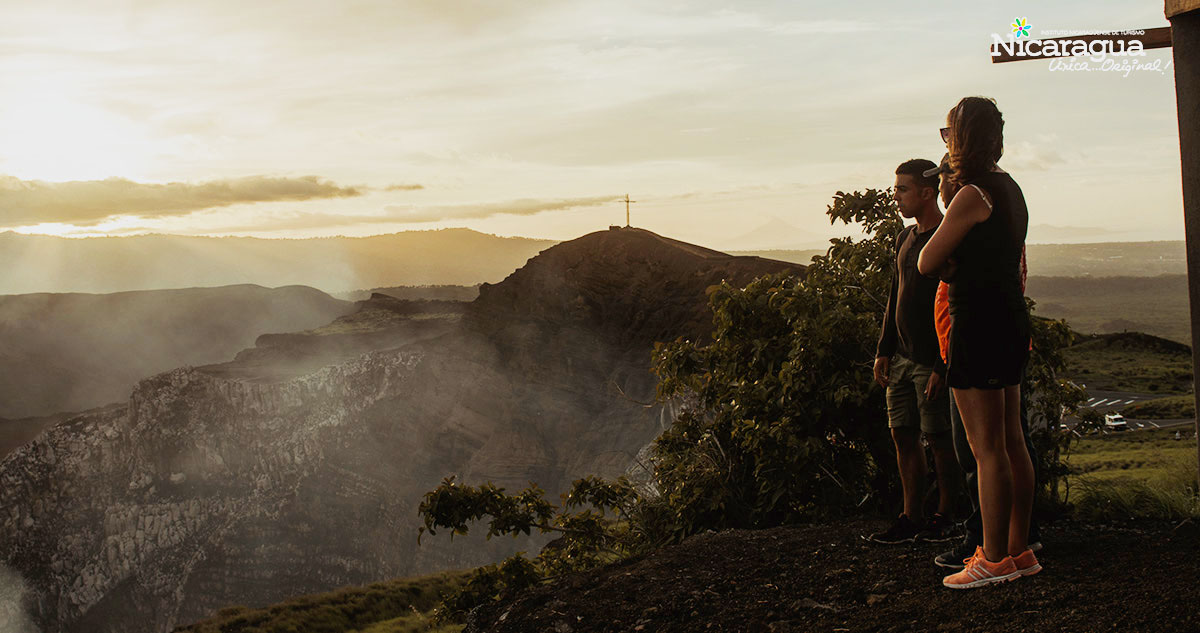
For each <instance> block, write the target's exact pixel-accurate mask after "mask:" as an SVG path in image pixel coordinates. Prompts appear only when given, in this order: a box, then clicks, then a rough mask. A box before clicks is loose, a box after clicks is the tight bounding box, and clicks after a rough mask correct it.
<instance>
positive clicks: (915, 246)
mask: <svg viewBox="0 0 1200 633" xmlns="http://www.w3.org/2000/svg"><path fill="white" fill-rule="evenodd" d="M933 231H934V230H933V229H930V230H928V231H925V232H924V233H918V232H917V227H916V225H913V226H908V227H905V228H904V230H903V231H901V232H900V235H899V236H897V237H896V270H895V271H894V273H893V275H892V288H891V292H890V294H889V296H888V304H887V312H885V313H884V316H883V331H882V332H881V333H880V335H879V345H878V346H877V347H876V349H875V356H876V357H880V356H886V357H889V358H890V357H891V356H892V354H897V353H898V354H900V355H901V356H904V357H905V358H908V359H909V360H911V361H913V362H916V363H920V364H921V365H931V366H933V369H934V371H935V372H937V373H939V374H941V375H943V376H945V375H946V364H945V363H944V362H942V354H941V352H940V351H939V349H938V338H937V330H936V329H935V328H934V325H933V300H934V297H935V296H936V295H937V288H938V280H937V279H934V278H931V277H926V276H924V275H922V274H921V273H920V272H918V271H917V258H918V257H920V255H921V249H922V248H924V247H925V244H927V243H928V242H929V238H930V237H933Z"/></svg>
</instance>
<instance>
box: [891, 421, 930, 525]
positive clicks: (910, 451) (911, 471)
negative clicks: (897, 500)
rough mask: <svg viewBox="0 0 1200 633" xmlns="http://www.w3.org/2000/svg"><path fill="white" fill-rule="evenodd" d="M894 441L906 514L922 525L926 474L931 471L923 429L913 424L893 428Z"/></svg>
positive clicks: (911, 519)
mask: <svg viewBox="0 0 1200 633" xmlns="http://www.w3.org/2000/svg"><path fill="white" fill-rule="evenodd" d="M892 442H893V443H895V445H896V464H897V466H899V467H900V485H901V486H902V487H903V489H904V514H905V515H906V516H908V518H909V520H910V521H912V522H913V523H915V524H917V525H921V522H922V521H923V520H924V512H923V511H922V510H923V509H922V508H921V499H922V497H924V496H925V495H924V492H925V476H926V475H927V474H928V473H929V466H928V464H926V463H925V449H924V448H923V447H922V446H921V430H920V429H919V428H917V427H912V426H909V427H897V428H893V429H892Z"/></svg>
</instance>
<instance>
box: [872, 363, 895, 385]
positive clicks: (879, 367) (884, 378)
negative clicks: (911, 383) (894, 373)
mask: <svg viewBox="0 0 1200 633" xmlns="http://www.w3.org/2000/svg"><path fill="white" fill-rule="evenodd" d="M891 367H892V359H890V358H888V357H887V356H880V357H879V358H876V359H875V382H877V383H879V386H880V387H883V388H884V389H887V386H888V374H889V373H890V371H891Z"/></svg>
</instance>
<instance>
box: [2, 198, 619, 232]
mask: <svg viewBox="0 0 1200 633" xmlns="http://www.w3.org/2000/svg"><path fill="white" fill-rule="evenodd" d="M623 199H624V197H618V196H615V195H614V196H593V197H583V198H548V199H521V200H511V201H505V202H492V203H483V204H459V205H444V206H422V207H418V206H415V205H390V206H387V207H385V208H384V209H383V212H382V213H380V212H375V213H361V212H334V211H313V212H305V211H297V210H294V209H286V210H285V209H279V208H269V207H268V208H264V209H261V210H259V209H256V210H255V212H254V215H253V217H252V218H250V217H246V215H245V214H243V213H239V212H237V211H236V210H219V209H208V210H202V211H197V212H195V213H191V214H187V215H174V216H170V217H160V218H147V217H143V216H117V217H114V218H109V219H105V220H103V221H93V222H76V223H62V222H58V223H51V222H45V223H41V224H37V225H28V226H27V227H26V228H32V229H33V230H34V231H33V232H41V231H38V229H39V228H41V229H43V230H46V231H49V232H52V233H53V234H55V235H71V236H75V237H82V236H91V235H95V234H98V233H99V234H104V235H134V234H139V233H147V232H149V233H170V234H178V235H229V234H239V235H240V234H270V233H274V232H277V231H311V230H320V229H324V230H339V229H343V228H346V227H353V226H364V225H370V226H380V227H384V226H390V225H397V224H426V223H431V222H441V221H446V220H461V219H479V218H486V217H490V216H493V215H502V214H510V215H524V216H529V215H534V214H537V213H543V212H549V211H565V210H569V209H576V208H581V207H594V206H600V205H604V204H613V205H616V204H617V203H618V201H620V200H623ZM613 209H614V210H617V209H618V207H616V206H614V207H613Z"/></svg>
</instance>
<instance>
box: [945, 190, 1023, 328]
mask: <svg viewBox="0 0 1200 633" xmlns="http://www.w3.org/2000/svg"><path fill="white" fill-rule="evenodd" d="M967 185H976V186H978V187H979V188H980V189H982V190H983V191H984V192H986V193H987V195H988V197H989V198H990V199H991V201H992V213H991V215H989V216H988V219H986V220H984V221H983V222H980V223H979V224H976V225H975V226H973V227H971V230H970V231H968V232H967V234H966V236H965V237H963V240H962V243H960V244H959V245H958V248H957V249H955V251H954V255H953V257H954V259H955V260H956V261H957V263H958V271H957V273H956V274H955V276H954V280H953V281H952V282H951V283H950V292H949V300H950V312H951V313H952V314H969V313H976V314H978V313H983V312H988V311H993V310H1005V311H1008V310H1014V309H1019V310H1021V311H1024V309H1025V298H1024V293H1022V292H1021V250H1022V249H1023V248H1024V246H1025V233H1026V231H1027V230H1028V228H1029V210H1028V209H1027V208H1026V207H1025V195H1024V194H1022V193H1021V187H1020V186H1018V185H1017V183H1016V181H1014V180H1013V179H1012V176H1009V175H1008V174H1007V173H1005V172H998V171H992V172H988V173H986V174H982V175H980V176H978V177H976V178H973V179H972V180H970V181H969V182H968V183H967ZM981 316H982V314H981ZM992 316H998V315H992Z"/></svg>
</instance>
